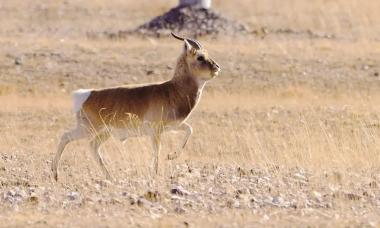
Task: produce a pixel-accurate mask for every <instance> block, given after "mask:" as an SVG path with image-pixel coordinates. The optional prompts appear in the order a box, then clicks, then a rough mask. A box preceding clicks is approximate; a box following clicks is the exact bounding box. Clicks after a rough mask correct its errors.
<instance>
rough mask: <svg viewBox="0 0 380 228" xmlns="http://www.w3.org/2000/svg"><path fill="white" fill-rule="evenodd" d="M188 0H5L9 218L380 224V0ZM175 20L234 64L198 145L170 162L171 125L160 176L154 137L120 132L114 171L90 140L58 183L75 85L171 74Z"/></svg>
mask: <svg viewBox="0 0 380 228" xmlns="http://www.w3.org/2000/svg"><path fill="white" fill-rule="evenodd" d="M181 2H182V3H183V4H188V3H189V2H190V3H192V2H194V1H191V0H190V1H188V0H185V1H181ZM195 2H196V3H197V1H195ZM179 3H180V1H177V0H167V1H164V0H157V1H151V0H140V1H134V0H107V1H105V0H65V1H62V0H56V1H43V0H35V1H26V0H2V1H0V104H1V109H0V209H1V210H0V211H1V212H0V220H1V221H2V223H3V224H4V225H7V226H25V224H29V225H32V226H36V227H40V226H46V227H49V226H64V227H67V226H69V227H73V226H86V227H88V226H103V225H104V226H125V224H127V225H130V226H164V227H167V226H169V227H170V226H176V227H178V226H186V227H188V226H224V225H226V224H232V225H234V226H237V227H242V226H268V225H272V226H287V225H288V226H306V225H310V224H312V225H315V226H344V225H347V226H355V225H356V226H378V225H379V224H380V223H379V221H380V218H379V216H378V207H379V205H380V199H379V197H378V193H379V190H380V189H379V186H380V176H379V172H378V170H379V164H380V156H379V148H380V143H379V142H380V130H379V127H380V116H379V111H380V81H379V73H380V61H379V59H380V14H379V12H378V11H379V9H380V1H375V0H361V1H359V0H313V1H306V0H239V1H226V0H224V1H222V0H212V1H201V2H200V3H201V4H200V5H199V4H198V3H197V5H196V6H192V7H178V6H179ZM205 8H206V9H205ZM171 30H174V31H176V32H178V33H179V34H184V35H188V36H192V37H196V38H197V39H198V40H199V41H200V42H201V43H202V44H203V45H204V46H205V47H206V49H207V50H208V51H209V54H210V56H211V57H212V58H213V59H215V60H216V61H217V62H218V63H219V65H221V67H222V73H221V74H220V76H219V77H218V78H216V79H215V80H213V81H211V82H210V83H208V84H207V86H206V88H205V90H204V93H203V97H202V100H201V102H200V103H199V105H198V107H197V109H196V110H195V112H194V113H193V114H192V116H191V117H190V119H189V121H190V123H191V124H192V126H193V128H194V134H193V136H192V137H191V138H190V141H189V143H188V145H187V147H186V148H185V150H184V153H183V156H181V157H180V158H179V159H177V160H175V161H167V160H166V159H165V158H166V155H167V154H168V153H170V152H172V151H175V150H177V149H178V142H179V140H180V139H181V138H182V137H183V135H181V134H171V133H169V134H167V135H165V138H164V142H163V146H162V148H163V149H162V154H161V157H160V162H159V167H160V171H159V175H158V176H156V177H152V176H151V175H150V174H149V169H148V165H147V162H146V161H150V158H151V154H150V151H151V148H150V143H149V139H147V138H144V137H142V138H136V139H130V140H128V141H127V143H126V145H121V143H120V142H118V141H117V140H115V139H111V140H109V141H108V142H107V143H106V144H105V145H104V147H103V149H102V153H103V156H104V158H105V160H106V164H107V167H108V168H109V169H110V171H111V174H112V175H113V176H114V177H115V179H116V182H115V183H109V182H105V181H104V177H103V176H102V175H101V172H100V171H99V169H98V167H97V166H96V165H95V162H94V161H93V158H92V157H91V155H90V154H89V148H88V143H87V142H85V141H83V142H75V143H73V144H70V145H69V146H68V147H67V148H66V151H65V154H64V156H63V159H62V163H61V166H60V176H61V177H62V179H61V180H60V182H58V183H56V182H54V181H52V178H51V172H50V163H51V160H52V158H53V155H54V153H55V150H56V146H57V143H58V139H59V137H60V136H61V135H62V133H63V132H64V131H65V130H67V129H69V128H71V127H73V126H74V125H75V123H74V115H73V113H72V112H71V109H72V104H71V98H70V93H71V91H73V90H75V89H79V88H102V87H109V86H118V85H123V84H135V83H147V82H156V81H162V80H168V79H170V78H171V76H172V74H173V70H174V67H175V63H176V58H177V57H178V55H179V54H180V52H181V51H182V45H183V44H182V43H180V42H178V41H177V40H175V39H173V38H171V37H170V36H169V33H170V31H171ZM173 189H174V190H173ZM232 225H231V226H232Z"/></svg>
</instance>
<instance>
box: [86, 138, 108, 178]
mask: <svg viewBox="0 0 380 228" xmlns="http://www.w3.org/2000/svg"><path fill="white" fill-rule="evenodd" d="M109 137H110V134H109V133H108V132H104V133H99V134H98V135H96V136H95V137H94V138H93V139H92V140H91V142H90V145H91V149H92V155H93V156H94V158H95V160H96V162H97V163H98V165H99V166H100V168H101V170H102V172H103V174H104V175H105V176H106V178H107V180H112V178H111V175H110V173H109V172H108V170H107V168H106V166H105V164H104V161H103V158H102V156H101V155H100V153H99V148H100V146H101V145H102V143H104V142H105V141H107V139H108V138H109Z"/></svg>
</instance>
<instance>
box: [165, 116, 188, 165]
mask: <svg viewBox="0 0 380 228" xmlns="http://www.w3.org/2000/svg"><path fill="white" fill-rule="evenodd" d="M176 130H178V131H184V132H185V133H186V135H185V138H184V140H183V144H182V148H181V149H180V150H179V151H178V152H175V153H173V154H169V155H168V159H169V160H174V159H176V158H178V157H179V156H180V155H181V154H182V151H183V149H184V148H185V146H186V144H187V142H188V141H189V138H190V136H191V134H193V128H192V127H191V126H190V125H189V124H188V123H182V124H181V125H180V126H179V127H178V128H177V129H176Z"/></svg>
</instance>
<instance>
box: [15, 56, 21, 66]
mask: <svg viewBox="0 0 380 228" xmlns="http://www.w3.org/2000/svg"><path fill="white" fill-rule="evenodd" d="M22 63H23V61H22V58H21V57H16V58H15V64H16V65H22Z"/></svg>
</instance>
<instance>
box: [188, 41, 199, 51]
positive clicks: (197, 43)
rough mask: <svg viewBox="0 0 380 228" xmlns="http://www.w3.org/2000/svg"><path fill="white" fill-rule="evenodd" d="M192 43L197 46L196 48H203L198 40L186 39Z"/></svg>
mask: <svg viewBox="0 0 380 228" xmlns="http://www.w3.org/2000/svg"><path fill="white" fill-rule="evenodd" d="M186 40H187V41H188V42H189V43H190V44H191V46H193V47H195V48H196V49H198V50H199V49H202V45H201V44H200V43H199V42H198V41H196V40H193V39H186Z"/></svg>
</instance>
